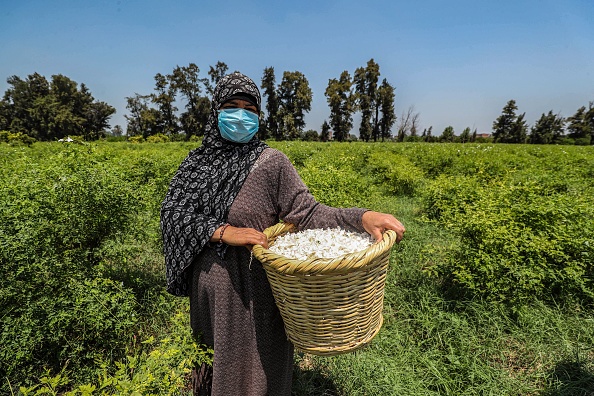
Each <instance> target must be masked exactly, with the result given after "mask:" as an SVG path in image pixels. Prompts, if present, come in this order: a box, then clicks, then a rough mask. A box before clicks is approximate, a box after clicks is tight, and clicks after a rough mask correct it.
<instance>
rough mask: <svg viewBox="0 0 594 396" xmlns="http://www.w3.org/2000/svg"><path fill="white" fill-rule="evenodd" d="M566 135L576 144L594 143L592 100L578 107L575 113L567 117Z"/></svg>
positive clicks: (593, 109)
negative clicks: (587, 104) (587, 105)
mask: <svg viewBox="0 0 594 396" xmlns="http://www.w3.org/2000/svg"><path fill="white" fill-rule="evenodd" d="M567 123H568V125H567V132H568V134H567V135H568V136H569V137H570V138H572V139H575V141H576V143H577V144H594V102H590V103H589V108H588V109H586V106H582V107H580V108H579V109H578V110H577V111H576V113H575V114H574V115H572V116H570V117H567Z"/></svg>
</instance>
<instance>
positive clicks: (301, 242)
mask: <svg viewBox="0 0 594 396" xmlns="http://www.w3.org/2000/svg"><path fill="white" fill-rule="evenodd" d="M372 243H373V241H372V239H371V237H370V236H369V235H368V234H366V233H356V232H350V231H346V230H343V229H341V228H327V229H319V228H318V229H311V230H303V231H300V232H294V233H287V234H285V235H281V236H279V237H278V238H276V240H275V241H274V244H273V245H272V246H270V250H271V251H272V252H274V253H276V254H279V255H281V256H285V257H288V258H291V259H296V260H306V259H308V258H329V259H331V258H336V257H339V256H343V255H345V254H349V253H354V252H359V251H361V250H365V249H367V248H368V247H369V246H371V244H372Z"/></svg>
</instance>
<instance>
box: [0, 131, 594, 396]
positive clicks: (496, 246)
mask: <svg viewBox="0 0 594 396" xmlns="http://www.w3.org/2000/svg"><path fill="white" fill-rule="evenodd" d="M270 145H271V146H273V147H275V148H278V149H280V150H281V151H283V152H285V153H286V154H287V155H288V156H289V158H290V159H291V160H292V161H293V163H294V164H295V166H296V167H297V169H298V171H299V173H300V175H301V176H302V178H303V179H304V181H305V182H306V184H307V185H308V186H309V187H310V190H311V191H312V193H313V194H314V195H315V196H316V198H317V199H318V200H319V201H321V202H322V203H326V204H329V205H333V206H344V207H349V206H360V207H367V208H369V209H373V210H377V211H382V212H389V213H392V214H394V215H395V216H396V217H397V218H398V219H399V220H401V221H402V222H403V223H404V224H405V226H406V228H407V232H406V236H405V239H404V240H403V241H402V243H400V244H399V245H398V246H396V247H395V248H394V249H393V252H392V256H391V263H390V269H389V273H388V277H387V281H386V296H385V309H384V316H385V321H384V326H383V328H382V330H381V331H380V333H379V335H378V336H377V337H376V338H375V339H374V341H373V342H372V343H371V345H370V346H369V347H367V348H365V349H364V350H361V351H359V352H357V353H354V354H346V355H340V356H336V357H330V358H328V357H325V358H320V357H314V356H310V355H304V354H297V355H296V365H295V367H296V368H295V379H294V386H293V390H294V391H293V393H294V394H295V395H378V396H380V395H381V396H384V395H547V396H553V395H555V396H557V395H559V396H560V395H591V394H594V312H593V307H594V149H593V148H592V147H587V146H586V147H584V146H553V145H550V146H539V145H502V144H480V145H479V144H429V143H382V144H379V143H377V144H372V143H369V144H367V143H342V144H341V143H304V142H271V143H270ZM194 147H195V143H163V144H150V143H143V144H131V143H125V142H121V143H106V142H99V143H90V144H62V143H57V142H56V143H34V144H33V145H32V146H30V147H26V146H10V145H7V144H0V271H1V274H0V285H1V286H0V327H1V333H0V345H1V348H0V379H1V380H2V381H1V384H0V393H1V394H9V395H10V394H19V393H21V394H64V393H65V392H69V394H80V395H83V394H88V395H91V394H92V395H100V394H126V395H129V394H133V393H134V392H138V393H137V394H142V395H148V394H155V395H167V394H189V389H188V372H189V369H190V368H191V367H192V362H195V361H201V360H207V361H208V360H209V358H210V351H205V350H203V349H202V348H201V347H200V346H199V345H198V344H197V343H196V342H195V341H194V340H193V339H192V337H191V335H190V333H189V329H188V322H189V320H188V317H187V311H188V302H187V300H186V299H182V298H175V297H173V296H170V295H168V294H167V293H166V292H165V291H164V264H163V257H162V254H161V241H160V233H159V216H158V212H159V205H160V203H161V201H162V199H163V197H164V194H165V192H166V189H167V186H168V183H169V180H170V179H171V177H172V176H173V173H174V172H175V170H176V169H177V166H178V165H179V163H180V162H181V161H182V160H183V158H184V157H185V156H186V155H187V153H188V151H189V150H191V149H192V148H194Z"/></svg>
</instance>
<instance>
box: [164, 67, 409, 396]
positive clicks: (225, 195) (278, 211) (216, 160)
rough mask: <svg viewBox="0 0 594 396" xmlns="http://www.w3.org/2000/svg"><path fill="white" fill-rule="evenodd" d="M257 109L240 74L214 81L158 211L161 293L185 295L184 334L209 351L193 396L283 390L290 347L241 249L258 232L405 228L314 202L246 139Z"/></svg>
mask: <svg viewBox="0 0 594 396" xmlns="http://www.w3.org/2000/svg"><path fill="white" fill-rule="evenodd" d="M260 105H261V97H260V92H259V90H258V87H257V86H256V84H255V83H254V82H253V81H252V80H251V79H249V78H248V77H246V76H244V75H243V74H241V73H238V72H235V73H233V74H230V75H227V76H225V77H223V78H222V79H221V80H220V82H219V83H218V84H217V87H216V88H215V91H214V93H213V98H212V107H211V114H210V118H209V121H208V125H207V126H206V130H205V135H204V140H203V142H202V145H201V146H200V147H199V148H197V149H195V150H193V151H191V152H190V153H189V155H188V156H187V158H186V159H185V160H184V161H183V162H182V164H181V165H180V167H179V169H178V171H177V173H176V174H175V176H174V177H173V179H172V181H171V185H170V188H169V191H168V193H167V196H166V197H165V200H164V202H163V205H162V207H161V228H162V232H163V242H164V252H165V259H166V267H167V290H168V291H169V292H170V293H172V294H174V295H178V296H189V297H190V320H191V326H192V330H193V331H194V332H195V333H196V334H201V336H202V341H203V342H204V343H206V344H207V345H209V346H211V347H213V349H214V361H213V367H212V368H209V367H207V366H205V365H203V366H202V367H201V368H200V370H199V375H197V378H196V380H195V392H196V394H205V395H207V394H212V395H225V396H229V395H245V396H249V395H274V396H282V395H289V394H290V393H291V379H292V370H293V346H292V345H291V343H290V342H289V341H288V340H287V337H286V335H285V331H284V326H283V322H282V319H281V316H280V313H279V311H278V309H277V307H276V305H275V303H274V299H273V297H272V292H271V289H270V285H269V283H268V281H267V279H266V274H265V272H264V269H263V268H262V266H261V264H260V263H258V262H257V261H256V260H254V262H252V260H251V257H250V251H249V249H251V247H252V246H253V245H255V244H260V245H263V246H264V247H268V244H267V239H266V236H265V235H264V234H263V233H262V231H263V230H264V229H265V228H267V227H269V226H272V225H274V224H276V223H277V222H278V221H279V219H282V220H284V221H286V222H289V223H293V224H295V225H296V226H297V227H298V228H299V229H306V228H322V227H324V228H327V227H338V226H340V227H342V228H344V229H347V230H351V231H357V232H363V231H367V232H368V233H369V234H371V235H372V236H373V237H375V238H376V239H381V234H382V232H383V231H384V230H386V229H392V230H394V231H396V233H397V234H398V241H400V239H402V236H403V234H404V231H405V230H404V227H403V226H402V224H401V223H400V222H399V221H398V220H396V219H395V218H394V217H393V216H391V215H388V214H382V213H377V212H372V211H367V210H365V209H359V208H348V209H338V208H331V207H328V206H325V205H322V204H320V203H318V202H316V201H315V199H314V198H313V196H312V195H311V194H310V193H309V191H308V189H307V187H306V186H305V185H304V184H303V182H302V181H301V179H300V178H299V175H298V174H297V171H296V170H295V168H294V167H293V166H292V164H291V162H290V161H289V159H288V158H287V157H286V156H285V155H284V154H283V153H281V152H280V151H278V150H275V149H272V148H269V147H268V146H267V145H266V144H265V143H263V142H261V141H259V140H258V139H256V138H255V137H254V135H255V133H256V132H257V130H258V125H259V124H258V115H259V114H260V108H261V107H260ZM246 248H247V249H246Z"/></svg>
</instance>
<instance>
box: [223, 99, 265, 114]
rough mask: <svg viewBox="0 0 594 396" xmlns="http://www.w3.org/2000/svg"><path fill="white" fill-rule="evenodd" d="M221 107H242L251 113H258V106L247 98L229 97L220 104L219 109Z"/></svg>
mask: <svg viewBox="0 0 594 396" xmlns="http://www.w3.org/2000/svg"><path fill="white" fill-rule="evenodd" d="M223 109H244V110H247V111H251V112H252V113H255V114H258V108H257V107H256V106H254V105H253V104H251V103H250V102H248V101H247V100H243V99H229V100H228V101H226V102H225V103H223V104H222V105H221V108H220V110H223Z"/></svg>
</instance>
